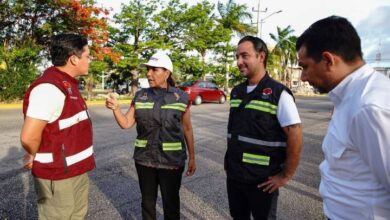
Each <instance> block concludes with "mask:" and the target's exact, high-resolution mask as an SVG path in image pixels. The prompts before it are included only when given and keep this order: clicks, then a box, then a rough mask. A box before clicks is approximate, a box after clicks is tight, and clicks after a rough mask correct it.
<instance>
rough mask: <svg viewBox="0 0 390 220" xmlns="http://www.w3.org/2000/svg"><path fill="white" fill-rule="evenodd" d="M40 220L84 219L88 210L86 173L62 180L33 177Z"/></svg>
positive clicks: (87, 179) (87, 180)
mask: <svg viewBox="0 0 390 220" xmlns="http://www.w3.org/2000/svg"><path fill="white" fill-rule="evenodd" d="M34 184H35V191H36V193H37V199H38V214H39V219H40V220H46V219H47V220H54V219H61V220H62V219H72V220H73V219H75V220H76V219H84V217H85V215H86V214H87V210H88V192H89V178H88V175H87V174H86V173H84V174H82V175H79V176H75V177H72V178H69V179H64V180H46V179H39V178H34Z"/></svg>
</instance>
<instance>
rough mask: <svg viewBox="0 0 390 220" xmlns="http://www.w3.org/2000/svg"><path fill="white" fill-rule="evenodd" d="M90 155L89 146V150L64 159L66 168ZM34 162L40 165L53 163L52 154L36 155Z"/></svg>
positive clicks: (90, 148) (91, 149) (91, 147)
mask: <svg viewBox="0 0 390 220" xmlns="http://www.w3.org/2000/svg"><path fill="white" fill-rule="evenodd" d="M92 154H93V146H90V147H89V148H87V149H85V150H83V151H81V152H79V153H77V154H74V155H72V156H69V157H66V158H65V160H66V164H67V165H68V166H70V165H72V164H75V163H77V162H80V161H82V160H84V159H86V158H88V157H90V156H92ZM34 160H35V161H38V162H40V163H52V162H53V161H54V160H53V154H52V153H36V154H35V158H34Z"/></svg>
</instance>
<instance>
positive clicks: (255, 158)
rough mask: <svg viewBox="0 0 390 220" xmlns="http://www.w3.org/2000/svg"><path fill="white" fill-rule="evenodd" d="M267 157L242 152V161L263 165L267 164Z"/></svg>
mask: <svg viewBox="0 0 390 220" xmlns="http://www.w3.org/2000/svg"><path fill="white" fill-rule="evenodd" d="M269 159H270V157H268V156H263V155H256V154H249V153H244V154H243V155H242V162H245V163H251V164H258V165H264V166H268V165H269Z"/></svg>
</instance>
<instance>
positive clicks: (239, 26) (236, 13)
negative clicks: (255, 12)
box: [218, 0, 255, 90]
mask: <svg viewBox="0 0 390 220" xmlns="http://www.w3.org/2000/svg"><path fill="white" fill-rule="evenodd" d="M218 12H219V15H220V17H221V18H220V19H218V22H219V23H220V24H221V25H222V27H223V28H225V29H226V30H228V33H229V35H228V36H229V37H228V38H227V39H226V41H224V43H223V44H222V45H220V51H221V54H222V62H223V63H224V67H223V68H222V71H223V72H224V73H225V74H226V75H225V78H226V79H228V78H229V66H231V65H229V64H231V63H232V61H233V59H234V56H232V55H231V54H232V52H233V51H234V50H235V48H234V49H233V47H232V46H230V45H229V43H230V41H231V38H232V37H233V36H234V34H238V35H243V34H247V33H255V29H254V28H253V27H252V26H251V25H249V24H246V23H245V20H246V19H250V18H252V15H251V14H250V13H249V12H248V11H247V6H246V5H243V4H242V5H241V4H236V3H235V2H234V1H233V0H228V2H227V3H226V5H224V4H223V3H222V2H219V1H218ZM233 81H234V80H233ZM228 88H229V82H228V81H227V80H225V90H228Z"/></svg>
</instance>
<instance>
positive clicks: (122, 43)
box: [111, 0, 159, 78]
mask: <svg viewBox="0 0 390 220" xmlns="http://www.w3.org/2000/svg"><path fill="white" fill-rule="evenodd" d="M156 9H157V1H156V0H146V1H141V0H131V1H130V2H129V3H128V4H127V5H123V4H122V11H121V12H120V13H119V14H116V15H115V16H114V18H115V23H116V24H118V25H119V29H117V28H111V33H112V34H113V35H114V36H115V37H114V38H115V43H114V44H115V47H114V48H115V49H114V50H115V51H118V52H119V53H121V54H122V59H121V61H120V62H118V63H117V64H115V65H114V66H113V67H114V68H115V70H116V72H117V73H121V74H122V78H128V77H129V76H131V71H132V70H134V69H137V68H138V66H139V65H140V63H141V62H142V59H141V57H142V55H144V54H151V53H152V52H153V50H154V49H155V48H159V45H158V44H156V41H152V40H150V38H151V37H150V32H152V31H153V25H152V20H151V18H152V16H153V14H154V12H155V11H156Z"/></svg>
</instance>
